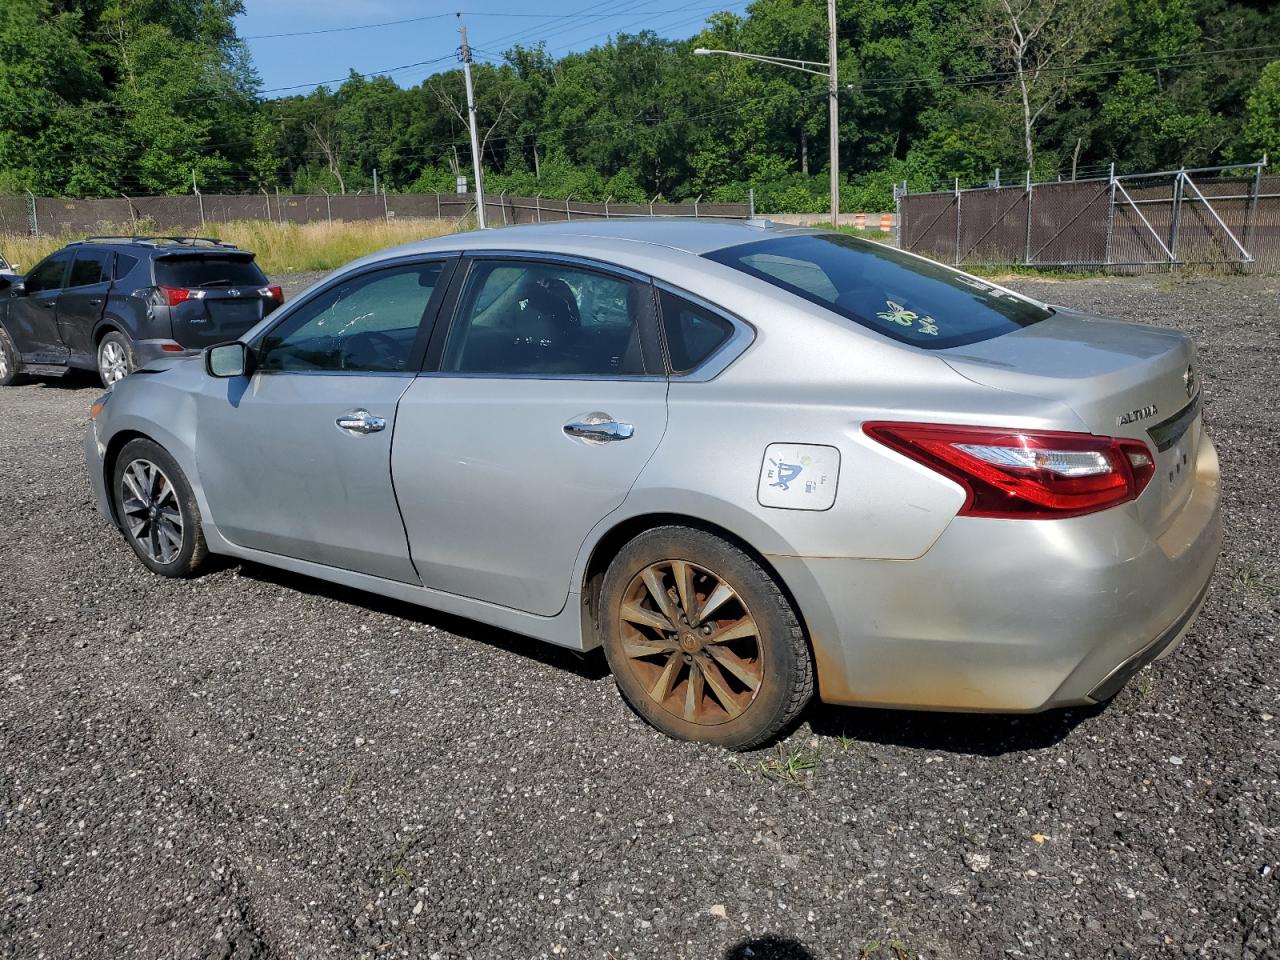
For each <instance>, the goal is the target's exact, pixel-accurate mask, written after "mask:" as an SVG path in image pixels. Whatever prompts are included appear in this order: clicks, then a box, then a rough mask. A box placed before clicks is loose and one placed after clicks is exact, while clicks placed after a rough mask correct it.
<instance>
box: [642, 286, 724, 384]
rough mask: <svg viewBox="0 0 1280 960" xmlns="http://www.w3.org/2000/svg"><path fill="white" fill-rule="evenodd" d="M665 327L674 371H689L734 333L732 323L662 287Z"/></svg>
mask: <svg viewBox="0 0 1280 960" xmlns="http://www.w3.org/2000/svg"><path fill="white" fill-rule="evenodd" d="M659 302H660V303H661V305H662V329H663V333H664V334H665V335H666V338H667V356H668V357H670V358H671V371H672V372H673V373H688V372H689V371H690V370H692V369H694V367H696V366H698V364H700V363H702V361H703V360H705V359H707V357H709V356H711V354H713V353H715V352H716V350H717V349H718V348H719V347H720V345H721V344H722V343H724V342H725V341H726V340H728V339H729V338H730V337H732V336H733V324H731V323H730V322H729V321H728V320H726V319H725V318H724V317H721V316H718V315H716V314H714V313H712V312H711V311H710V310H706V309H704V308H702V307H700V306H698V305H697V304H696V303H691V302H690V301H688V300H686V299H685V298H684V297H679V296H676V295H675V294H674V293H671V292H670V291H667V290H663V291H662V294H661V297H660V298H659Z"/></svg>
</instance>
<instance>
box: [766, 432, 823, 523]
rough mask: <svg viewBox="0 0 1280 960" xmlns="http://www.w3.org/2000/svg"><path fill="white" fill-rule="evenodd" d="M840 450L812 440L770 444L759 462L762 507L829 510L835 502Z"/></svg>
mask: <svg viewBox="0 0 1280 960" xmlns="http://www.w3.org/2000/svg"><path fill="white" fill-rule="evenodd" d="M839 476H840V451H839V450H837V449H836V448H835V447H828V446H822V445H819V444H812V443H771V444H769V446H767V447H765V451H764V462H763V463H762V464H761V465H760V480H759V483H758V484H757V488H756V499H757V500H759V501H760V505H761V506H763V507H778V508H781V509H783V510H829V509H831V506H832V504H834V503H835V502H836V481H837V480H838V479H839Z"/></svg>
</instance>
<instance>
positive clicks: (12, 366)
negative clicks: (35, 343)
mask: <svg viewBox="0 0 1280 960" xmlns="http://www.w3.org/2000/svg"><path fill="white" fill-rule="evenodd" d="M21 379H22V360H21V359H20V358H19V356H18V348H17V347H15V346H14V345H13V339H12V338H11V337H10V336H9V331H8V330H6V329H5V328H4V327H0V387H8V386H12V385H13V384H15V383H17V382H18V381H19V380H21Z"/></svg>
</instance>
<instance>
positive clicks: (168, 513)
mask: <svg viewBox="0 0 1280 960" xmlns="http://www.w3.org/2000/svg"><path fill="white" fill-rule="evenodd" d="M111 492H112V496H113V497H114V498H115V505H116V516H117V517H118V518H119V520H120V528H121V530H122V531H123V533H124V538H125V540H127V541H128V542H129V546H130V547H132V548H133V552H134V553H136V554H137V555H138V559H139V560H141V561H142V562H143V563H145V564H146V565H147V567H148V568H150V569H151V570H152V571H153V572H155V573H158V574H160V575H161V576H165V577H191V576H194V575H195V574H196V573H198V572H199V570H200V567H201V566H202V565H203V564H204V562H205V559H206V557H207V556H208V552H209V551H208V548H207V547H206V546H205V541H204V533H203V532H202V531H201V529H200V508H199V507H198V506H197V505H196V498H195V494H194V493H192V491H191V485H190V484H189V483H187V478H186V477H185V476H184V475H183V473H182V470H181V468H179V467H178V464H177V462H176V461H175V460H174V459H173V457H171V456H170V455H169V452H168V451H167V450H165V449H164V447H162V446H160V445H159V444H158V443H155V442H154V441H151V440H146V439H138V440H131V441H129V443H127V444H125V447H124V449H123V450H121V451H120V456H119V457H117V458H116V463H115V468H114V469H113V470H112V483H111Z"/></svg>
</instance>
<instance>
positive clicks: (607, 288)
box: [85, 220, 1221, 749]
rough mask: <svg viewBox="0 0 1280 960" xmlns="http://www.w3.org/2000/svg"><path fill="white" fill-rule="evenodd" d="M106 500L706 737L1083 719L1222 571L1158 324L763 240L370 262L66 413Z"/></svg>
mask: <svg viewBox="0 0 1280 960" xmlns="http://www.w3.org/2000/svg"><path fill="white" fill-rule="evenodd" d="M85 451H86V454H87V457H88V466H89V475H90V478H91V480H92V483H93V487H94V489H95V491H96V493H97V500H98V504H99V508H100V509H101V511H102V512H103V513H104V514H105V515H106V516H107V517H109V518H110V519H111V521H112V522H113V523H114V524H116V525H117V526H118V527H119V528H120V529H121V530H122V531H123V533H124V536H125V538H126V540H127V541H128V543H129V545H130V546H131V547H132V548H133V550H134V552H135V553H136V554H137V555H138V557H139V559H140V560H141V561H142V562H143V563H144V564H146V565H147V566H148V567H150V568H151V569H152V570H154V571H155V572H156V573H158V574H162V575H166V576H190V575H192V574H194V573H196V572H197V571H198V570H199V569H200V567H201V565H202V563H203V562H204V561H205V559H206V557H207V555H208V554H210V553H215V554H224V555H227V556H230V557H236V558H240V559H243V560H250V561H255V562H258V563H264V564H269V565H271V566H275V567H281V568H284V569H287V570H292V571H295V572H298V573H302V574H307V575H310V576H315V577H320V578H323V579H326V580H330V581H333V582H336V583H341V584H345V585H348V586H353V587H358V588H361V589H364V590H368V591H371V592H373V593H378V594H383V595H385V596H390V597H396V598H399V599H401V600H406V601H409V602H412V603H416V604H421V605H424V606H428V607H433V608H436V609H439V610H444V611H448V612H450V613H454V614H460V615H462V616H465V617H470V618H472V619H474V620H478V621H483V622H484V623H487V624H492V625H495V626H498V627H502V628H505V629H507V630H511V631H514V632H516V633H519V634H522V635H525V636H528V637H531V638H535V639H538V640H544V641H548V642H550V643H554V644H560V645H562V646H565V647H570V648H572V649H575V650H590V649H593V648H595V647H600V646H603V648H604V653H605V655H606V657H607V659H608V662H609V665H610V667H611V668H612V670H613V673H614V676H615V678H616V681H617V684H618V687H619V689H620V691H621V692H622V695H623V696H624V697H625V699H626V700H627V702H628V703H629V704H630V705H631V706H632V707H633V708H634V709H635V710H636V711H637V712H638V713H639V714H640V715H641V716H643V717H644V718H645V719H646V720H648V721H649V722H650V723H652V724H653V725H654V726H656V727H658V728H660V729H661V730H663V731H666V732H667V733H669V734H671V735H673V736H676V737H682V738H688V739H696V740H704V741H709V742H712V743H717V744H721V745H723V746H726V747H730V748H735V749H745V748H749V747H752V746H754V745H757V744H760V743H762V742H764V741H766V740H768V739H770V738H772V737H775V736H776V735H777V734H778V733H779V732H780V731H782V730H784V729H785V728H786V727H787V726H788V725H789V724H790V723H792V721H793V720H794V719H795V718H796V717H797V716H798V714H799V713H800V711H801V710H802V709H803V708H804V706H805V704H806V703H807V702H808V701H809V700H810V699H811V698H812V697H813V696H814V695H815V693H816V695H817V697H819V698H820V699H822V700H824V701H827V702H831V703H839V704H865V705H877V706H892V707H909V708H927V709H941V710H982V711H1009V712H1025V711H1037V710H1044V709H1046V708H1049V707H1056V706H1065V705H1072V704H1088V703H1094V702H1098V701H1102V700H1105V699H1107V698H1109V697H1111V696H1112V695H1114V694H1115V693H1116V691H1117V690H1119V689H1120V688H1121V687H1122V686H1123V685H1124V683H1125V682H1126V681H1127V680H1128V679H1129V678H1130V677H1131V676H1132V675H1133V674H1134V673H1135V672H1137V671H1138V670H1139V669H1140V668H1141V667H1142V666H1144V665H1145V664H1146V663H1148V662H1150V661H1151V660H1153V659H1155V658H1156V657H1160V656H1164V655H1167V654H1168V653H1170V652H1171V651H1172V650H1173V649H1174V648H1175V647H1176V646H1177V644H1178V643H1179V642H1180V641H1181V639H1182V637H1183V636H1184V634H1185V633H1186V632H1187V630H1188V629H1189V628H1190V626H1191V623H1192V621H1193V620H1194V619H1195V616H1196V614H1197V612H1198V611H1199V608H1200V605H1201V603H1202V602H1203V600H1204V596H1205V591H1206V589H1207V585H1208V583H1209V579H1210V575H1211V574H1212V571H1213V568H1214V564H1215V561H1216V560H1217V557H1218V553H1219V549H1220V543H1221V527H1220V520H1219V493H1218V482H1219V474H1218V459H1217V455H1216V453H1215V452H1214V448H1213V444H1212V443H1211V442H1210V441H1209V438H1208V436H1207V435H1206V433H1205V430H1204V426H1203V418H1202V415H1201V404H1200V391H1199V378H1198V376H1197V370H1196V364H1195V357H1194V354H1193V350H1192V346H1191V343H1190V342H1189V341H1188V339H1187V338H1186V337H1185V336H1183V335H1182V334H1180V333H1176V332H1171V331H1167V330H1160V329H1156V328H1152V327H1148V326H1137V325H1133V324H1128V323H1121V322H1116V321H1111V320H1103V319H1098V318H1095V317H1090V316H1083V315H1080V314H1078V313H1073V312H1071V311H1069V310H1066V309H1062V308H1058V307H1050V306H1047V305H1045V304H1042V303H1038V302H1035V301H1032V300H1029V299H1027V298H1026V297H1023V296H1020V295H1018V294H1015V293H1012V292H1010V291H1009V290H1006V289H1003V288H1002V287H1000V286H997V285H995V284H993V283H990V282H988V281H985V280H981V279H978V278H976V277H972V276H968V275H966V274H963V273H960V272H957V271H955V270H952V269H950V268H948V267H944V266H940V265H939V264H936V263H933V262H931V261H928V260H925V259H922V258H919V257H915V256H912V255H909V254H904V253H901V252H898V251H896V250H893V249H891V248H889V247H886V246H882V245H879V244H876V243H870V242H867V241H863V240H859V239H855V238H853V237H850V236H846V235H842V234H835V233H826V232H821V231H815V230H809V229H794V228H788V229H782V228H776V227H773V226H771V225H769V224H767V223H765V222H746V223H722V222H721V223H716V222H712V223H707V222H701V223H699V222H683V221H670V220H668V221H653V220H635V221H630V222H618V221H609V222H585V223H584V222H578V223H565V224H557V225H547V226H525V227H518V228H511V229H502V230H489V231H485V232H481V233H470V234H461V235H456V236H451V237H445V238H441V239H437V240H431V241H427V242H423V243H417V244H412V245H409V246H406V247H400V248H397V249H394V250H387V251H384V252H382V253H379V254H377V255H375V256H372V257H368V258H365V259H363V260H359V261H357V262H355V263H352V264H350V265H349V266H347V267H345V268H343V269H341V270H339V271H337V272H335V273H333V274H332V275H330V276H328V277H326V278H325V279H324V280H322V281H320V282H319V283H317V284H315V285H314V286H313V287H311V288H310V289H309V290H308V291H306V292H305V293H303V294H302V295H301V296H299V297H298V298H297V299H296V300H295V301H294V302H293V303H292V304H290V305H288V306H286V307H285V308H283V309H281V310H280V311H278V312H277V313H275V314H273V315H272V316H271V317H270V318H268V319H267V320H264V321H263V322H262V323H261V324H260V325H259V326H258V327H256V328H255V329H254V330H252V331H250V332H249V334H247V335H246V336H245V337H244V338H243V340H242V341H241V342H237V343H229V344H223V345H219V346H216V347H212V348H209V349H208V350H207V351H206V353H205V355H204V357H203V359H201V358H193V359H191V360H175V361H170V362H165V361H162V362H161V363H160V364H159V365H156V366H153V367H151V368H147V369H144V370H142V371H139V374H138V375H136V376H131V377H129V378H127V379H126V380H123V381H121V382H119V383H117V384H115V385H114V387H113V388H112V389H111V390H110V392H108V393H107V394H106V395H105V396H104V397H102V398H101V399H99V400H98V402H97V403H96V404H95V405H94V410H93V420H92V422H91V424H90V426H89V429H88V433H87V436H86V440H85Z"/></svg>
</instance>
